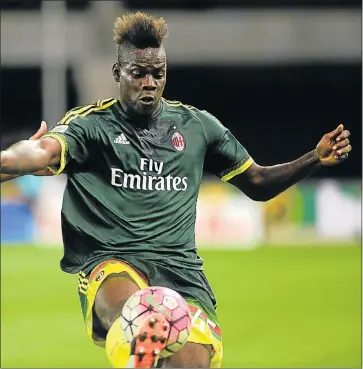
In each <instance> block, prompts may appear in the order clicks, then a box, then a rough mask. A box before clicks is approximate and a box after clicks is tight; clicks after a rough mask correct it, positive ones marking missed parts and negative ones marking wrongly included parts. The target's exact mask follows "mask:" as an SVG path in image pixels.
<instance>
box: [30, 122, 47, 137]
mask: <svg viewBox="0 0 363 369" xmlns="http://www.w3.org/2000/svg"><path fill="white" fill-rule="evenodd" d="M47 129H48V128H47V123H46V122H45V121H44V120H43V121H42V123H41V124H40V127H39V129H38V131H37V132H36V133H35V134H34V135H33V136H31V137H30V138H29V140H38V139H39V138H40V137H42V136H43V135H45V134H46V133H47Z"/></svg>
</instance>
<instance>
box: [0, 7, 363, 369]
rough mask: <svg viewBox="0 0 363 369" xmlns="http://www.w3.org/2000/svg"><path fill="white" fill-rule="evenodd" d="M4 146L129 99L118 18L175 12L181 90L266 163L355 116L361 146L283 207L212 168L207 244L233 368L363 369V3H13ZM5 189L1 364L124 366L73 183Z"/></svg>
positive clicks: (204, 222) (202, 205)
mask: <svg viewBox="0 0 363 369" xmlns="http://www.w3.org/2000/svg"><path fill="white" fill-rule="evenodd" d="M1 3H2V9H1V81H2V94H1V122H2V129H1V131H2V134H1V147H2V148H5V147H7V146H9V145H10V144H12V143H13V142H15V141H17V140H19V139H22V138H26V137H29V136H30V135H31V134H32V133H33V132H34V131H35V130H36V129H37V128H38V126H39V124H40V121H41V120H42V119H45V120H46V121H47V122H48V123H49V126H50V127H52V126H53V125H54V124H55V123H56V122H57V121H58V120H59V119H60V117H62V115H63V114H64V112H65V111H66V110H67V109H69V108H71V107H74V106H76V105H80V104H86V103H87V104H88V103H91V102H93V101H96V100H98V99H103V98H106V97H109V96H115V97H117V94H116V86H115V84H114V82H113V80H112V76H111V65H112V63H113V61H114V59H115V48H114V44H113V41H112V25H113V21H114V19H115V17H116V16H117V15H118V14H120V13H121V12H124V11H127V10H130V9H132V10H134V9H142V10H146V11H148V10H151V11H152V12H153V13H154V14H156V15H161V16H164V17H165V18H166V19H167V21H168V23H169V30H170V36H169V38H168V40H167V42H166V48H167V52H168V58H169V68H168V83H167V88H166V93H165V95H166V97H167V98H169V99H172V100H181V101H183V102H185V103H187V104H191V105H194V106H196V107H198V108H201V109H206V110H208V111H210V112H211V113H213V114H214V115H215V116H217V117H218V118H219V119H220V120H221V121H222V122H223V123H224V124H225V125H226V126H228V127H229V128H230V129H231V130H232V132H233V133H234V134H235V135H236V136H237V137H238V138H239V139H240V140H241V142H242V143H243V144H244V145H245V146H246V147H247V149H248V150H249V151H250V153H251V155H252V156H253V157H254V158H255V160H256V161H257V162H258V163H260V164H267V165H268V164H276V163H280V162H285V161H288V160H292V159H294V158H296V157H298V156H299V155H301V154H303V153H305V152H306V151H308V150H311V149H313V148H314V147H315V145H316V143H317V142H318V140H319V139H320V137H321V136H322V134H323V133H325V132H327V131H330V130H332V129H334V128H335V127H336V126H337V125H338V124H340V123H343V124H345V126H346V128H348V129H349V130H350V131H351V132H352V142H353V147H354V151H353V153H352V155H351V157H350V159H349V161H348V162H347V163H345V164H344V165H342V166H339V167H337V168H331V169H329V170H328V169H327V170H322V171H320V172H319V173H316V174H315V175H313V176H312V177H310V178H309V179H308V180H306V181H304V182H302V183H300V184H299V185H297V186H295V187H294V188H292V189H290V190H288V191H286V192H285V193H283V194H281V195H280V196H278V197H277V198H276V199H274V200H272V201H269V202H267V203H254V202H252V201H250V200H248V199H246V198H245V197H244V196H243V194H240V193H237V192H236V191H235V190H234V189H233V188H232V187H231V186H229V185H223V184H220V183H219V182H217V181H215V180H214V179H212V178H209V177H208V176H206V177H205V181H204V184H203V187H202V190H201V194H200V197H199V202H198V221H197V230H196V233H197V239H198V244H199V246H200V252H201V255H202V256H203V257H204V258H205V268H206V273H207V275H208V277H209V278H210V281H211V283H212V286H213V287H214V289H215V293H216V295H217V297H218V302H219V315H220V320H221V324H222V330H223V335H224V350H225V355H224V363H223V365H224V367H248V368H287V367H289V368H302V367H304V368H318V367H319V368H329V367H330V368H331V367H335V368H338V367H339V368H358V367H361V346H362V342H361V326H362V324H361V323H362V321H361V230H362V217H361V210H362V208H361V200H362V187H361V176H362V161H361V153H360V152H361V149H362V141H361V135H362V116H361V113H362V110H361V98H362V90H361V81H362V80H361V2H360V1H359V0H344V1H343V0H341V1H339V0H305V1H302V0H268V1H267V0H253V1H251V0H234V1H232V0H198V1H197V0H195V1H186V0H152V1H150V0H129V1H89V0H68V1H40V0H38V1H34V0H32V1H25V0H24V1H2V2H1ZM65 180H66V179H65V178H64V177H63V176H60V177H57V178H45V179H42V178H36V177H24V178H20V179H17V180H15V181H11V182H7V183H4V184H3V185H2V186H1V367H23V368H31V367H38V368H39V367H47V368H56V367H57V368H75V367H83V368H85V367H88V368H97V367H109V364H108V362H107V360H106V358H105V357H104V353H103V351H102V350H100V349H98V348H96V347H93V345H92V344H91V342H89V340H88V338H87V337H86V331H85V327H84V325H83V322H82V316H81V311H80V307H79V304H78V296H77V281H76V277H75V276H70V275H66V274H64V273H62V272H61V271H60V269H59V259H60V257H61V254H62V248H61V247H62V246H61V235H60V214H59V212H60V206H61V200H62V190H63V187H64V184H65Z"/></svg>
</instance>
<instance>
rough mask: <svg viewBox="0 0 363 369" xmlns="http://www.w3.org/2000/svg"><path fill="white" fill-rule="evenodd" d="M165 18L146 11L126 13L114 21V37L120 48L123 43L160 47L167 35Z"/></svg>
mask: <svg viewBox="0 0 363 369" xmlns="http://www.w3.org/2000/svg"><path fill="white" fill-rule="evenodd" d="M167 33H168V29H167V24H166V22H165V20H164V18H155V17H153V16H152V15H150V14H147V13H144V12H140V11H138V12H135V13H125V14H123V15H121V16H120V17H118V18H117V19H116V21H115V23H114V28H113V34H114V36H113V39H114V41H115V42H116V44H117V50H119V48H120V46H121V44H124V43H125V44H127V43H128V44H131V45H132V46H134V47H136V48H138V49H145V48H148V47H155V48H158V47H160V46H161V44H162V42H163V41H164V39H165V38H166V37H167Z"/></svg>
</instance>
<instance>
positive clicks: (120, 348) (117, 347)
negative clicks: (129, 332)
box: [105, 318, 131, 368]
mask: <svg viewBox="0 0 363 369" xmlns="http://www.w3.org/2000/svg"><path fill="white" fill-rule="evenodd" d="M105 349H106V354H107V357H108V359H109V360H110V362H111V364H112V366H113V367H114V368H126V365H127V362H128V360H129V357H130V351H131V345H130V344H129V343H128V342H127V341H126V339H125V335H124V332H123V329H122V328H121V320H120V318H117V319H116V321H115V322H114V323H113V324H112V327H111V328H110V330H109V331H108V334H107V337H106V347H105Z"/></svg>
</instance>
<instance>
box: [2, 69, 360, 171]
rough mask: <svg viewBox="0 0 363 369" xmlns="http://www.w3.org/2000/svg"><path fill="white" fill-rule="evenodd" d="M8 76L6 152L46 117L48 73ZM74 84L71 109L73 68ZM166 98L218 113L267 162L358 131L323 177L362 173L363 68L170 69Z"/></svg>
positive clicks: (4, 97)
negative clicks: (336, 133)
mask: <svg viewBox="0 0 363 369" xmlns="http://www.w3.org/2000/svg"><path fill="white" fill-rule="evenodd" d="M1 72H2V73H1V74H2V75H1V80H2V81H1V82H2V83H1V86H2V94H1V106H2V109H1V122H2V140H1V141H2V148H4V147H6V146H8V145H9V144H11V143H12V142H14V141H16V140H18V139H19V135H26V134H31V133H32V132H33V131H35V130H36V129H37V127H38V126H39V123H40V121H41V120H42V117H41V111H42V106H41V104H42V99H41V71H40V68H39V69H37V68H27V69H24V68H22V69H19V68H2V70H1ZM105 78H110V76H105ZM67 84H68V107H69V108H71V107H74V106H76V105H77V104H78V101H77V100H78V96H77V91H76V89H75V84H74V83H73V79H72V71H71V70H68V73H67ZM165 97H166V98H169V99H172V100H181V101H182V102H184V103H187V104H191V105H194V106H196V107H197V108H199V109H205V110H208V111H209V112H211V113H212V114H213V115H215V116H216V117H217V118H218V119H219V120H221V121H222V123H223V124H224V125H226V126H227V127H228V128H230V129H231V131H232V132H233V133H234V134H235V136H236V137H238V139H240V140H241V142H242V143H243V145H244V146H245V147H246V148H247V149H248V151H249V152H250V153H251V155H252V156H253V157H254V159H255V160H256V161H257V162H258V163H260V164H277V163H281V162H285V161H289V160H293V159H295V158H297V157H298V156H300V155H302V154H304V153H305V152H307V151H309V150H311V149H313V148H314V147H315V145H316V144H317V142H318V141H319V139H320V138H321V136H322V135H323V134H324V133H326V132H329V131H331V130H333V129H334V128H336V126H337V125H338V124H341V123H342V124H344V125H345V127H346V128H347V129H349V130H350V131H351V134H352V137H351V141H352V145H353V152H352V153H351V154H350V158H349V160H348V161H347V162H346V163H345V164H344V165H341V166H338V167H335V168H334V169H331V168H329V169H324V170H323V171H320V172H318V173H316V174H315V176H322V175H323V176H326V175H328V176H334V177H358V176H361V174H362V160H361V148H362V114H361V113H362V105H361V102H362V93H361V65H360V64H354V65H347V64H342V65H332V64H328V65H324V64H320V65H281V66H259V67H254V66H243V67H242V66H241V67H231V66H228V67H205V66H194V67H187V68H186V67H172V66H170V67H169V69H168V82H167V87H166V90H165ZM102 98H105V97H104V96H100V99H102ZM55 103H56V102H55ZM54 123H55V122H53V124H54ZM49 124H50V125H51V124H52V123H49Z"/></svg>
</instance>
